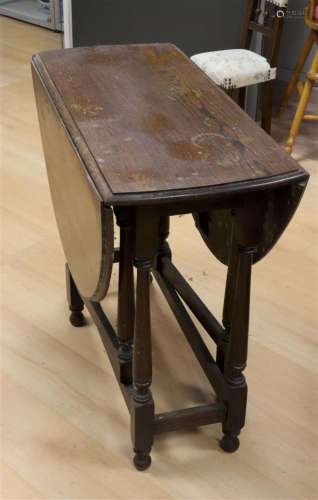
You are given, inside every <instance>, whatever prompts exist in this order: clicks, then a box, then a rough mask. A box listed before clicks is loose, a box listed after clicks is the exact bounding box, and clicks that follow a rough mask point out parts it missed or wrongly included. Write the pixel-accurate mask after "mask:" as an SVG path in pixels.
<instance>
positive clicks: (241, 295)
mask: <svg viewBox="0 0 318 500" xmlns="http://www.w3.org/2000/svg"><path fill="white" fill-rule="evenodd" d="M253 253H254V249H249V248H242V247H237V251H236V252H234V254H233V256H232V260H233V264H232V266H233V267H234V275H233V278H232V280H233V281H234V286H233V285H232V286H233V288H232V292H231V300H230V302H231V315H230V318H231V319H230V322H229V326H228V328H229V344H228V348H227V351H226V356H225V360H224V376H225V379H226V381H227V383H228V387H229V400H228V402H227V406H228V411H227V418H226V421H225V422H224V424H223V433H224V436H223V439H222V440H221V443H220V445H221V447H222V448H223V449H224V451H227V452H233V451H235V450H236V449H237V448H238V447H239V440H238V435H239V433H240V431H241V428H242V427H243V426H244V423H245V412H246V401H247V385H246V381H245V377H244V375H243V373H242V372H243V370H244V369H245V367H246V360H247V346H248V326H249V304H250V284H251V268H252V262H253ZM230 265H231V264H230Z"/></svg>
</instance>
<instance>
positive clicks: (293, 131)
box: [286, 50, 318, 153]
mask: <svg viewBox="0 0 318 500" xmlns="http://www.w3.org/2000/svg"><path fill="white" fill-rule="evenodd" d="M317 71H318V50H317V52H316V55H315V57H314V60H313V62H312V65H311V68H310V70H309V73H308V74H307V77H306V82H305V85H304V88H303V91H302V94H301V97H300V100H299V103H298V106H297V110H296V113H295V116H294V119H293V122H292V125H291V128H290V132H289V137H288V139H287V141H286V151H287V152H288V153H291V152H292V149H293V146H294V143H295V139H296V137H297V134H298V132H299V128H300V125H301V122H302V120H303V117H304V114H305V111H306V107H307V104H308V101H309V98H310V95H311V91H312V87H313V79H311V74H315V73H317Z"/></svg>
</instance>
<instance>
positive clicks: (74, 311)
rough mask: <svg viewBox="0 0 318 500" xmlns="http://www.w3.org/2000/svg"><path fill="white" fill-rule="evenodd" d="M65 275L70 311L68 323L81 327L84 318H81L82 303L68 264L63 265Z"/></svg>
mask: <svg viewBox="0 0 318 500" xmlns="http://www.w3.org/2000/svg"><path fill="white" fill-rule="evenodd" d="M65 274H66V295H67V301H68V305H69V308H70V311H71V314H70V322H71V324H72V325H73V326H83V325H84V324H85V318H84V316H83V312H82V311H83V309H84V302H83V300H82V297H81V296H80V294H79V292H78V290H77V287H76V284H75V282H74V280H73V277H72V275H71V272H70V269H69V267H68V264H66V265H65Z"/></svg>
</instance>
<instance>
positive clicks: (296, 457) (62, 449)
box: [0, 17, 318, 500]
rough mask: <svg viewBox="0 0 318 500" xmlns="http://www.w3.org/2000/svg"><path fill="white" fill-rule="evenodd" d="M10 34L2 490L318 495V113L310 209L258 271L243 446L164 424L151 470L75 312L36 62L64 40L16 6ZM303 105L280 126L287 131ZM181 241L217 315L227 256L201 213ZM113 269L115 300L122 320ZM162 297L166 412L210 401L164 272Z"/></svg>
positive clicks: (20, 498) (309, 129)
mask: <svg viewBox="0 0 318 500" xmlns="http://www.w3.org/2000/svg"><path fill="white" fill-rule="evenodd" d="M0 33H1V42H0V45H1V46H0V56H1V62H0V99H1V104H0V106H1V115H0V125H1V147H2V150H1V199H0V210H1V238H2V243H1V247H2V252H3V265H2V272H1V277H2V291H3V293H2V311H1V348H2V357H1V413H2V423H3V427H2V431H1V432H2V434H1V445H0V458H1V461H2V467H1V476H2V477H1V484H2V486H1V487H2V492H1V494H0V498H1V499H3V500H7V499H16V500H27V499H31V498H32V499H39V500H40V499H41V500H42V499H58V498H59V499H71V498H72V499H85V500H88V499H92V500H93V499H105V500H106V499H107V500H113V499H117V498H118V499H120V498H125V499H145V500H146V499H147V500H155V499H156V500H158V499H164V500H169V499H200V500H201V499H202V500H203V499H215V500H222V499H233V500H238V499H242V500H247V499H251V500H256V499H261V500H268V499H275V500H276V499H286V500H287V499H288V500H291V499H300V500H316V499H317V498H318V482H317V449H318V446H317V445H318V438H317V422H318V402H317V389H318V380H317V366H318V364H317V361H318V356H317V314H318V312H317V311H318V308H317V304H318V300H317V299H318V288H317V283H318V280H317V256H318V239H317V221H318V202H317V200H318V161H317V158H318V144H317V137H318V134H317V132H318V128H317V124H314V123H311V124H309V123H306V124H304V126H303V127H302V129H301V134H300V136H299V139H298V141H297V143H296V147H295V150H294V157H295V158H296V159H298V160H300V161H301V164H302V165H303V166H304V167H305V168H307V169H308V170H309V171H310V173H311V180H310V183H309V186H308V189H307V192H306V193H305V196H304V199H303V201H302V203H301V206H300V208H299V210H298V212H297V214H296V216H295V218H294V219H293V221H292V223H291V224H290V227H289V229H288V231H287V232H286V234H285V235H284V236H283V237H282V238H281V240H280V241H279V243H278V245H277V247H276V248H275V249H274V250H273V251H272V252H271V254H270V255H269V256H268V257H267V258H266V259H264V260H263V261H261V262H260V263H259V264H257V265H256V266H255V268H254V273H253V285H252V308H251V335H250V346H249V359H248V368H247V370H246V376H247V380H248V384H249V400H248V411H247V423H246V428H245V429H244V431H243V432H242V436H241V447H240V449H239V451H238V452H237V453H235V454H233V455H227V454H225V453H224V452H222V451H221V450H220V449H219V447H218V443H217V440H218V438H219V437H220V436H221V429H220V425H219V424H215V425H211V426H206V427H203V428H200V429H199V430H193V431H189V432H176V433H169V434H167V435H165V434H163V435H160V436H156V442H155V446H154V449H153V453H152V456H153V465H152V467H151V469H150V470H149V471H147V472H146V473H139V472H137V471H135V469H134V468H133V466H132V464H131V457H132V451H131V444H130V437H129V417H128V412H127V409H126V405H125V403H124V400H123V398H122V395H121V393H120V390H119V389H118V386H117V383H116V381H115V378H114V376H113V375H112V371H111V367H110V363H109V361H108V359H107V356H106V354H105V352H104V348H103V345H102V343H101V341H100V339H99V336H98V333H97V330H96V328H95V327H94V326H93V325H92V322H91V321H90V322H89V324H88V325H87V326H85V327H84V328H81V329H74V328H73V327H71V325H70V324H69V323H68V311H67V305H66V300H65V291H64V258H63V253H62V250H61V245H60V242H59V238H58V234H57V230H56V224H55V220H54V215H53V210H52V206H51V202H50V196H49V190H48V184H47V179H46V171H45V165H44V161H43V155H42V148H41V143H40V134H39V128H38V122H37V117H36V110H35V104H34V98H33V90H32V83H31V75H30V66H29V61H30V57H31V55H32V53H34V52H37V51H41V50H46V49H51V48H56V47H59V46H60V45H61V38H60V35H58V34H56V33H52V32H50V31H48V30H45V29H42V28H38V27H35V26H31V25H28V24H25V23H21V22H18V21H14V20H12V19H7V18H4V17H1V18H0ZM315 95H316V96H315ZM315 95H314V96H313V99H312V103H311V106H312V107H315V106H317V103H318V98H317V94H315ZM291 112H292V108H290V109H289V110H287V111H286V113H285V114H284V115H283V117H282V118H281V120H280V122H275V123H274V135H275V136H276V137H277V138H278V140H280V141H282V140H283V139H284V138H285V137H286V134H287V127H288V123H289V120H290V115H291ZM171 243H172V248H173V251H174V256H175V261H176V265H177V266H178V268H179V269H180V271H181V272H183V273H184V274H185V276H186V278H187V280H188V281H189V282H190V284H191V286H193V288H194V289H195V290H196V291H197V293H198V294H199V295H200V296H201V297H202V300H204V302H205V303H206V304H207V306H208V307H210V308H211V309H212V311H213V312H214V313H215V314H216V316H217V317H218V318H219V319H220V315H221V307H222V304H221V298H222V296H223V292H224V281H225V268H224V267H223V266H222V265H221V264H219V263H218V262H216V260H215V259H213V257H212V256H211V255H210V254H209V252H208V250H207V248H206V247H205V246H204V244H203V242H202V241H201V239H200V236H199V234H198V233H197V231H196V230H195V227H194V223H193V221H192V219H191V217H188V216H182V217H175V218H174V219H173V221H172V236H171ZM194 256H195V258H194ZM114 267H115V271H114V275H113V279H112V283H111V287H110V293H109V295H108V297H107V299H106V300H105V302H104V306H105V309H106V310H107V314H108V315H109V318H110V320H111V321H112V323H113V324H114V325H115V324H116V293H115V291H116V280H117V277H118V275H117V269H116V267H117V266H116V265H115V266H114ZM151 298H152V318H153V345H154V348H153V351H154V377H153V378H154V383H153V393H154V397H155V400H156V411H157V412H158V413H159V412H166V411H172V410H176V409H179V408H183V407H189V406H194V405H202V404H208V403H210V402H211V401H212V402H213V394H212V393H211V388H210V385H209V384H208V382H207V381H206V380H205V376H204V374H203V373H202V372H201V370H200V367H199V365H198V363H197V361H196V360H195V359H194V357H193V355H192V354H191V352H190V350H189V348H188V346H187V344H186V342H185V340H184V337H183V335H182V334H181V333H180V331H179V329H178V326H177V324H176V322H175V320H174V319H173V317H172V315H171V312H170V310H169V308H168V306H167V304H166V303H165V302H164V299H163V297H162V294H161V292H160V290H159V288H158V286H157V284H155V283H154V284H153V287H152V291H151ZM198 328H200V327H199V326H198ZM203 335H204V334H203ZM205 339H206V341H207V343H208V344H209V345H210V343H211V341H210V339H209V338H207V336H205Z"/></svg>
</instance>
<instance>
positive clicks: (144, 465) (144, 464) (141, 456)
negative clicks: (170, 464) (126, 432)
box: [134, 451, 151, 471]
mask: <svg viewBox="0 0 318 500" xmlns="http://www.w3.org/2000/svg"><path fill="white" fill-rule="evenodd" d="M150 465H151V456H150V455H149V454H148V453H143V452H140V451H136V452H135V456H134V466H135V467H136V469H137V470H141V471H142V470H146V469H148V467H150Z"/></svg>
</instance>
